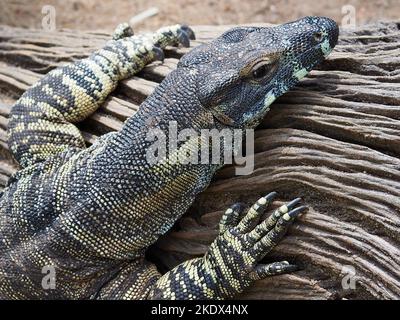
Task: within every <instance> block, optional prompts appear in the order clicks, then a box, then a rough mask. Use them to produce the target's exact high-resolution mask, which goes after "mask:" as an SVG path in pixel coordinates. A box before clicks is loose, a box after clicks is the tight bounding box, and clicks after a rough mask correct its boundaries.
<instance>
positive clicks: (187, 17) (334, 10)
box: [0, 0, 400, 30]
mask: <svg viewBox="0 0 400 320" xmlns="http://www.w3.org/2000/svg"><path fill="white" fill-rule="evenodd" d="M46 5H50V6H53V7H54V8H55V12H56V28H57V29H62V28H69V29H81V30H99V29H102V30H112V29H114V27H115V26H116V25H117V24H118V23H120V22H125V21H129V20H130V19H131V18H132V17H134V16H136V15H138V14H140V13H143V12H144V11H146V10H149V9H150V11H147V12H148V13H149V14H150V15H151V14H153V15H152V16H151V17H147V18H145V19H142V20H141V19H140V18H139V19H136V20H139V21H137V22H136V23H135V24H134V26H135V28H136V29H155V28H158V27H160V26H163V25H168V24H174V23H182V22H185V23H188V24H191V25H199V24H200V25H204V24H213V25H215V24H218V25H220V24H243V23H249V22H270V23H281V22H285V21H289V20H294V19H297V18H299V17H303V16H306V15H324V16H329V17H331V18H333V19H335V20H336V21H337V22H338V23H340V22H341V21H342V19H343V16H344V13H343V12H342V10H343V6H346V5H350V6H353V7H354V8H355V14H356V24H357V25H359V24H364V23H368V22H374V21H378V20H394V19H399V18H400V0H317V1H316V0H301V1H298V0H281V1H279V0H223V1H216V0H174V1H169V0H43V1H42V0H0V24H7V25H11V26H18V27H26V28H40V27H41V25H42V17H43V15H44V13H42V8H43V6H46ZM156 12H158V13H156ZM155 13H156V14H155Z"/></svg>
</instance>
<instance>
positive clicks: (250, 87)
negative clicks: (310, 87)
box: [178, 17, 338, 128]
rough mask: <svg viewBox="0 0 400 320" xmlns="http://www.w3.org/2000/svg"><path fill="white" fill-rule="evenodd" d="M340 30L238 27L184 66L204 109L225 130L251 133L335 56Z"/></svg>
mask: <svg viewBox="0 0 400 320" xmlns="http://www.w3.org/2000/svg"><path fill="white" fill-rule="evenodd" d="M337 40H338V26H337V24H336V23H335V22H334V21H333V20H331V19H328V18H323V17H306V18H303V19H300V20H298V21H294V22H291V23H287V24H283V25H279V26H274V27H238V28H234V29H231V30H229V31H227V32H225V33H224V34H222V35H221V36H220V37H218V38H217V39H215V40H213V41H212V42H211V43H208V44H204V45H201V46H199V47H197V48H195V49H194V50H192V51H191V52H189V53H188V54H186V55H185V56H184V57H183V58H182V59H181V61H180V63H179V65H178V68H188V69H189V70H188V72H189V73H190V74H191V76H192V79H193V78H194V80H195V81H196V84H197V96H198V99H199V101H200V103H201V104H202V106H203V107H204V108H206V109H207V110H209V111H210V112H211V113H212V114H213V116H214V118H215V119H216V120H217V121H218V122H220V123H222V124H223V125H227V126H232V127H237V128H253V127H255V126H256V125H257V124H258V123H259V122H260V121H261V120H262V119H263V117H264V116H265V114H266V113H267V112H268V110H269V106H270V105H271V103H272V102H273V101H274V100H275V99H276V98H277V97H279V96H281V95H282V94H283V93H285V92H286V91H288V90H289V89H291V88H292V87H293V86H294V85H296V83H298V81H299V80H300V79H301V78H303V77H304V76H306V75H307V74H308V72H310V71H311V69H313V68H314V67H315V66H316V65H317V64H319V63H320V62H321V61H322V60H324V59H325V57H326V56H327V55H328V54H329V53H330V52H331V51H332V49H333V47H334V46H335V45H336V43H337Z"/></svg>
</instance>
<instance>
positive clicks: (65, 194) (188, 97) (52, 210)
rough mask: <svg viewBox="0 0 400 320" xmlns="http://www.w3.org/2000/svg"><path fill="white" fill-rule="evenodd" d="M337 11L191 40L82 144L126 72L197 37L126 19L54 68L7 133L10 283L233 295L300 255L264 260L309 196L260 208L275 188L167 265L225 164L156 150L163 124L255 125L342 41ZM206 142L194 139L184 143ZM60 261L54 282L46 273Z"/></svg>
mask: <svg viewBox="0 0 400 320" xmlns="http://www.w3.org/2000/svg"><path fill="white" fill-rule="evenodd" d="M337 35H338V29H337V25H336V24H335V23H334V22H333V21H331V20H329V19H327V18H317V17H308V18H304V19H302V20H299V21H296V22H293V23H290V24H285V25H281V26H277V27H272V28H255V27H243V28H235V29H232V30H230V31H228V32H226V33H224V34H223V35H222V36H221V37H219V38H217V39H215V40H214V41H212V42H211V43H209V44H206V45H202V46H199V47H197V48H195V49H194V50H192V51H191V52H190V53H188V54H186V55H185V56H184V57H183V58H182V59H181V61H180V63H179V65H178V68H177V69H176V70H175V71H173V72H171V74H170V75H168V77H167V78H166V79H165V80H164V81H163V82H162V83H161V84H160V86H158V87H157V89H156V90H155V91H154V93H153V94H152V95H151V96H149V97H148V99H147V100H146V101H145V102H143V104H142V105H141V107H140V109H139V111H138V112H137V113H136V114H135V115H134V116H133V117H131V118H130V119H128V120H127V121H126V123H125V124H124V127H123V128H122V129H121V130H120V131H119V132H115V133H111V134H107V135H105V136H103V137H101V138H100V139H99V140H98V141H97V142H96V143H95V144H94V145H92V146H91V147H89V148H85V145H84V140H83V138H82V136H81V134H80V132H79V130H78V129H77V128H76V127H75V125H74V124H73V123H75V122H78V121H81V120H83V119H84V118H85V117H87V116H88V115H89V114H91V113H92V112H94V111H95V110H96V109H97V108H98V107H99V105H101V103H102V102H103V101H104V100H105V99H106V97H107V95H108V94H109V93H110V92H111V91H112V90H113V89H114V88H115V87H116V86H117V83H118V81H120V80H122V79H125V78H127V77H130V76H132V75H133V74H135V73H137V72H138V71H140V70H141V69H142V68H143V67H144V66H145V65H146V64H147V63H149V62H151V61H153V60H154V59H159V60H160V59H161V60H162V58H163V53H162V48H165V47H166V46H167V45H177V44H179V43H181V44H184V45H186V46H187V45H188V43H189V38H193V37H192V31H191V30H190V29H189V28H188V27H185V26H179V25H178V26H173V27H168V28H163V29H160V30H159V31H157V32H156V33H154V34H150V35H140V36H133V32H132V30H130V29H129V28H128V27H127V25H121V26H119V27H118V28H117V30H116V32H115V34H114V37H113V40H111V41H110V42H108V43H107V44H106V46H105V47H104V48H103V49H101V50H99V51H97V52H95V53H93V54H92V55H91V56H90V57H88V58H87V59H83V60H80V61H77V62H75V63H73V64H70V65H67V66H65V67H63V68H59V69H56V70H53V71H51V72H50V73H49V74H48V75H47V76H45V77H44V78H43V79H42V80H40V81H39V82H38V83H37V84H36V85H34V86H33V87H31V88H30V89H28V90H27V91H26V92H25V93H24V94H23V96H22V97H21V98H20V99H19V100H18V101H17V103H16V104H15V105H14V107H13V109H12V113H11V119H10V123H9V145H10V150H11V151H12V153H13V155H14V157H15V159H16V160H17V161H18V162H19V163H20V165H21V167H22V169H21V170H20V171H19V172H17V174H16V175H15V176H14V177H12V178H11V179H10V181H9V184H8V186H7V188H6V189H5V191H4V193H3V194H2V196H1V199H0V240H1V241H0V297H2V298H11V299H18V298H32V299H46V298H47V299H54V298H67V299H79V298H99V299H145V298H148V299H154V298H158V299H223V298H227V297H232V296H234V295H236V294H237V293H240V292H241V291H243V290H244V289H245V288H246V287H248V286H249V285H251V283H252V282H254V281H255V280H258V279H262V278H264V277H267V276H270V275H275V274H280V273H284V272H290V271H293V270H294V269H295V266H294V265H291V264H289V263H287V262H285V261H283V262H276V263H273V264H269V265H261V264H259V263H258V262H259V261H260V260H261V259H262V258H263V257H264V256H265V254H267V253H268V252H269V251H270V250H271V249H272V248H273V246H274V245H275V244H276V243H277V242H278V241H279V240H280V239H281V238H282V236H283V235H284V234H285V232H286V230H287V228H288V226H289V225H290V224H291V223H292V222H293V220H294V218H295V217H296V216H297V215H298V214H299V213H300V212H302V211H303V210H304V208H305V207H303V206H300V207H296V206H297V205H298V203H299V199H296V200H294V201H292V202H291V203H289V204H287V205H286V206H282V207H281V208H280V209H279V210H277V211H275V213H273V214H272V215H271V216H270V217H269V218H267V219H266V220H262V219H261V218H260V216H261V215H262V213H263V212H264V210H265V208H266V207H267V205H268V204H269V203H270V202H271V201H272V199H273V198H274V196H275V193H271V194H269V195H267V196H265V197H262V198H260V199H259V200H258V201H257V203H256V204H254V205H253V206H252V207H251V208H250V209H249V210H248V211H247V213H245V214H244V217H242V216H243V214H242V213H244V211H243V210H242V209H241V206H238V205H234V206H233V207H232V208H230V209H228V210H227V211H226V213H225V215H224V216H223V218H222V220H221V224H220V235H219V236H218V237H217V238H216V240H215V241H214V242H213V243H212V245H211V246H210V249H209V250H208V252H207V253H206V255H205V256H204V257H202V258H198V259H194V260H190V261H186V262H185V263H183V264H181V265H179V266H177V267H176V268H174V269H173V270H171V271H169V272H168V273H166V274H164V275H163V276H161V275H160V274H159V273H158V271H157V270H156V268H155V267H154V265H152V264H151V263H149V262H147V261H146V260H145V258H144V253H145V251H146V249H147V248H148V247H149V246H150V245H151V244H153V243H154V242H155V241H156V240H157V239H158V238H159V236H160V235H162V234H164V233H165V232H166V231H168V230H169V229H170V227H171V226H172V225H173V224H174V222H175V221H176V220H177V219H178V218H179V217H180V216H181V215H182V214H183V213H185V211H186V210H187V209H188V207H189V206H190V205H191V204H192V202H193V201H194V199H195V197H196V195H197V194H198V193H199V192H201V191H202V190H204V188H206V187H207V185H208V184H209V183H210V181H211V178H212V176H213V174H214V173H215V171H216V170H217V169H218V168H219V167H220V166H221V164H182V163H179V162H174V161H172V160H171V159H164V160H163V161H160V162H157V163H155V164H151V163H149V162H148V161H147V160H146V151H147V150H148V149H149V147H150V146H151V144H152V143H153V142H152V141H148V140H147V139H146V137H147V133H148V132H149V130H152V129H155V128H157V129H160V130H162V131H163V132H166V133H167V132H168V128H169V124H170V123H171V122H172V121H174V122H176V124H177V127H178V130H179V131H180V130H182V129H186V128H190V129H193V130H194V131H196V132H200V130H201V129H219V130H221V129H228V130H233V129H245V128H254V127H255V126H256V125H257V124H258V123H259V122H260V121H261V119H262V118H263V117H264V116H265V114H266V113H267V111H268V107H269V105H270V104H271V103H272V102H273V101H274V100H275V99H276V98H277V97H278V96H280V95H282V94H283V93H284V92H286V91H287V90H289V89H290V88H292V87H293V86H294V85H295V84H296V83H297V82H298V81H299V80H300V79H301V78H302V77H304V76H305V75H306V74H307V73H308V72H309V71H310V70H311V69H312V68H313V67H314V66H315V65H316V64H318V63H319V62H321V61H322V60H323V59H324V58H325V57H326V56H327V55H328V54H329V53H330V51H331V50H332V49H333V47H334V46H335V44H336V42H337ZM198 143H200V142H199V141H197V140H189V141H188V142H187V143H184V144H180V145H178V149H177V150H175V152H177V153H179V152H183V150H184V149H185V148H188V147H189V148H190V147H192V146H195V145H197V144H198ZM46 265H52V266H54V267H55V271H56V288H55V289H52V290H46V289H44V288H43V287H42V278H43V276H44V275H43V274H42V268H43V267H44V266H46Z"/></svg>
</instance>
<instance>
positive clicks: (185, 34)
mask: <svg viewBox="0 0 400 320" xmlns="http://www.w3.org/2000/svg"><path fill="white" fill-rule="evenodd" d="M153 39H154V43H155V45H156V46H158V47H160V48H165V47H166V46H178V45H182V46H183V47H189V46H190V40H195V39H196V37H195V34H194V31H193V30H192V29H191V28H190V27H188V26H187V25H175V26H169V27H164V28H161V29H158V30H157V31H156V32H155V34H154V35H153Z"/></svg>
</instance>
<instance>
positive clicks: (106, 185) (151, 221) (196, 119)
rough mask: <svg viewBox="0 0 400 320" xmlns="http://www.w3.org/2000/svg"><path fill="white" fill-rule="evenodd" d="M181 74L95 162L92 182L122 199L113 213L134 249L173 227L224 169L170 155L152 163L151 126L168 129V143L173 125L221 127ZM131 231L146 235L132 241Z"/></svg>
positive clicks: (161, 89)
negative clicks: (177, 158) (218, 172)
mask: <svg viewBox="0 0 400 320" xmlns="http://www.w3.org/2000/svg"><path fill="white" fill-rule="evenodd" d="M177 72H179V69H178V70H176V71H174V72H173V73H171V74H170V75H169V77H167V78H166V79H165V80H164V81H163V83H162V84H161V85H160V86H159V87H158V88H157V89H156V90H155V92H154V93H153V94H152V95H151V96H150V97H149V98H148V99H147V100H146V101H145V102H144V103H143V104H142V105H141V107H140V109H139V111H138V112H137V113H136V114H135V115H134V116H133V117H131V118H130V119H128V120H127V122H126V123H125V125H124V127H123V128H122V129H121V131H120V132H118V133H117V134H115V136H114V137H113V138H112V139H110V142H109V143H107V144H106V146H105V149H104V150H103V151H102V152H99V153H98V158H97V159H96V160H95V162H96V168H100V169H98V170H99V171H100V172H99V174H98V175H97V176H96V177H95V180H94V181H93V184H96V189H100V190H102V191H101V192H102V194H103V197H111V198H113V199H114V201H115V200H117V202H118V204H119V205H118V208H117V209H113V212H112V213H111V215H112V216H113V218H112V219H113V224H118V227H119V228H120V229H121V230H127V231H126V232H125V234H127V235H128V236H127V238H126V239H125V240H123V241H126V242H127V243H130V245H129V246H127V247H130V248H131V250H136V251H139V250H142V249H145V248H146V247H148V246H149V245H151V244H152V243H154V242H155V241H156V240H157V239H158V238H159V236H160V235H162V234H164V233H165V232H166V231H168V230H169V229H170V228H171V227H172V225H173V224H174V223H175V221H176V220H177V219H178V218H179V217H180V216H181V215H182V214H183V213H185V212H186V211H187V209H188V208H189V207H190V205H191V204H192V202H193V201H194V199H195V196H196V195H197V194H198V193H199V192H201V191H202V190H204V188H206V187H207V186H208V184H209V183H210V181H211V178H212V176H213V175H214V173H215V171H216V170H217V169H218V168H219V167H220V165H218V164H209V163H207V164H201V163H197V164H194V163H188V164H182V163H180V162H179V161H178V162H176V161H173V160H170V159H161V161H159V162H156V163H150V162H149V159H148V153H147V151H148V150H149V148H151V147H152V145H154V141H153V140H151V139H150V140H149V139H148V137H149V133H150V132H151V131H152V130H158V131H159V132H162V133H164V134H165V135H166V136H167V140H166V142H168V134H169V130H170V127H171V123H174V124H175V125H176V127H177V130H178V132H181V130H184V129H191V130H193V131H195V132H200V130H201V129H213V128H216V127H217V125H216V123H215V122H214V119H213V117H212V114H211V113H210V112H208V111H207V110H206V109H205V108H203V107H202V106H201V104H200V102H199V101H198V100H197V97H196V94H195V93H196V88H195V85H194V84H193V83H192V82H193V81H190V79H185V77H184V76H182V74H180V75H178V74H176V73H177ZM191 141H192V143H194V144H195V141H194V140H191ZM191 146H193V145H190V144H189V147H191ZM168 147H169V146H168V143H167V149H168ZM180 148H181V145H179V144H178V150H181V149H180ZM167 151H168V150H167ZM110 201H112V200H110ZM129 235H141V236H140V237H137V236H136V237H135V238H134V239H132V237H129Z"/></svg>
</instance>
